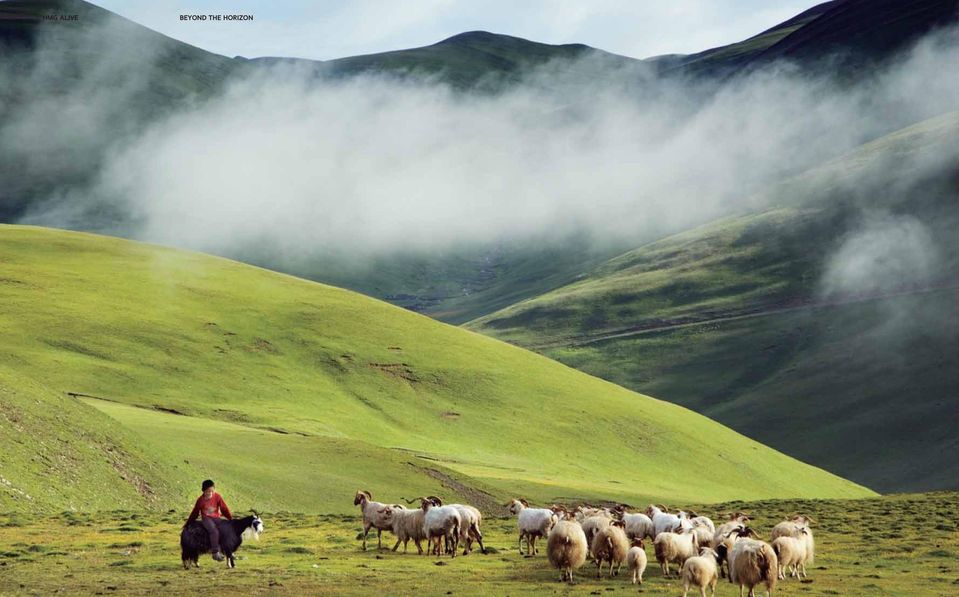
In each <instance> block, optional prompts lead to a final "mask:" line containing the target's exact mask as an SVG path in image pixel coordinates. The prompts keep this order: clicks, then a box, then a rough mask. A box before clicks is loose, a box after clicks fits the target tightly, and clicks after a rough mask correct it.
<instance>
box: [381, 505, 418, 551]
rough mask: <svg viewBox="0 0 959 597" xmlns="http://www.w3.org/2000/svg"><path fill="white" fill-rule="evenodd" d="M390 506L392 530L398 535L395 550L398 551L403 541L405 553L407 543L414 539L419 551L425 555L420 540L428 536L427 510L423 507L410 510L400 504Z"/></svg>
mask: <svg viewBox="0 0 959 597" xmlns="http://www.w3.org/2000/svg"><path fill="white" fill-rule="evenodd" d="M389 508H390V515H391V517H392V528H391V530H392V531H393V534H394V535H396V545H394V546H393V551H396V550H397V548H399V546H400V543H401V542H402V543H403V553H406V548H407V545H408V544H409V542H410V539H412V540H413V543H414V544H415V545H416V550H417V552H418V553H419V554H420V555H423V546H422V545H421V543H420V542H421V541H423V540H424V539H426V538H427V537H426V527H425V525H424V521H425V519H426V511H425V510H423V509H422V508H416V509H413V510H408V509H406V508H404V507H403V506H400V505H393V506H390V507H389Z"/></svg>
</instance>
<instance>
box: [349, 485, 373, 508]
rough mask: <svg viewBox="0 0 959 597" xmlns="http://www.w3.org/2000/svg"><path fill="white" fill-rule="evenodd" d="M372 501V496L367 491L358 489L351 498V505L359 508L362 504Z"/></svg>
mask: <svg viewBox="0 0 959 597" xmlns="http://www.w3.org/2000/svg"><path fill="white" fill-rule="evenodd" d="M372 499H373V495H372V494H371V493H370V492H369V491H365V490H363V489H360V490H359V491H357V492H356V495H355V496H353V505H354V506H359V505H360V504H362V503H363V502H365V501H371V500H372Z"/></svg>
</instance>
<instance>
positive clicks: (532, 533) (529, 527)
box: [506, 499, 559, 556]
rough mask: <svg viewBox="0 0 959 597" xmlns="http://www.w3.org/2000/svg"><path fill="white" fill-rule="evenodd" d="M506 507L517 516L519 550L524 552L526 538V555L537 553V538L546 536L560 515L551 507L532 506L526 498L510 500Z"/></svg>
mask: <svg viewBox="0 0 959 597" xmlns="http://www.w3.org/2000/svg"><path fill="white" fill-rule="evenodd" d="M506 507H507V508H509V511H510V512H511V513H512V514H515V515H516V517H517V522H518V523H519V551H520V553H523V540H524V539H525V540H526V555H528V556H532V555H536V554H537V553H539V552H538V550H537V549H536V539H537V538H539V537H546V536H547V535H549V531H550V529H551V528H553V525H555V524H556V521H557V520H558V518H559V517H558V516H556V513H555V512H553V511H552V510H550V509H549V508H530V507H529V502H527V501H526V500H524V499H514V500H510V502H509V503H508V504H506Z"/></svg>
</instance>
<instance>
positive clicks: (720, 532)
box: [712, 512, 751, 549]
mask: <svg viewBox="0 0 959 597" xmlns="http://www.w3.org/2000/svg"><path fill="white" fill-rule="evenodd" d="M750 520H751V518H750V517H749V515H748V514H743V513H742V512H734V513H732V514H730V515H729V520H727V521H726V522H724V523H723V524H721V525H719V527H717V528H716V532H715V533H713V544H712V548H713V549H716V547H717V546H718V545H719V544H720V543H722V542H723V541H725V540H726V538H727V537H729V533H730V532H732V530H733V529H736V528H744V527H745V526H746V525H747V524H748V523H749V521H750Z"/></svg>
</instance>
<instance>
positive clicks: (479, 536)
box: [476, 527, 486, 554]
mask: <svg viewBox="0 0 959 597" xmlns="http://www.w3.org/2000/svg"><path fill="white" fill-rule="evenodd" d="M476 542H477V543H479V546H480V553H484V554H485V553H486V547H485V546H484V545H483V533H481V532H480V530H479V528H478V527H477V529H476Z"/></svg>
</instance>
